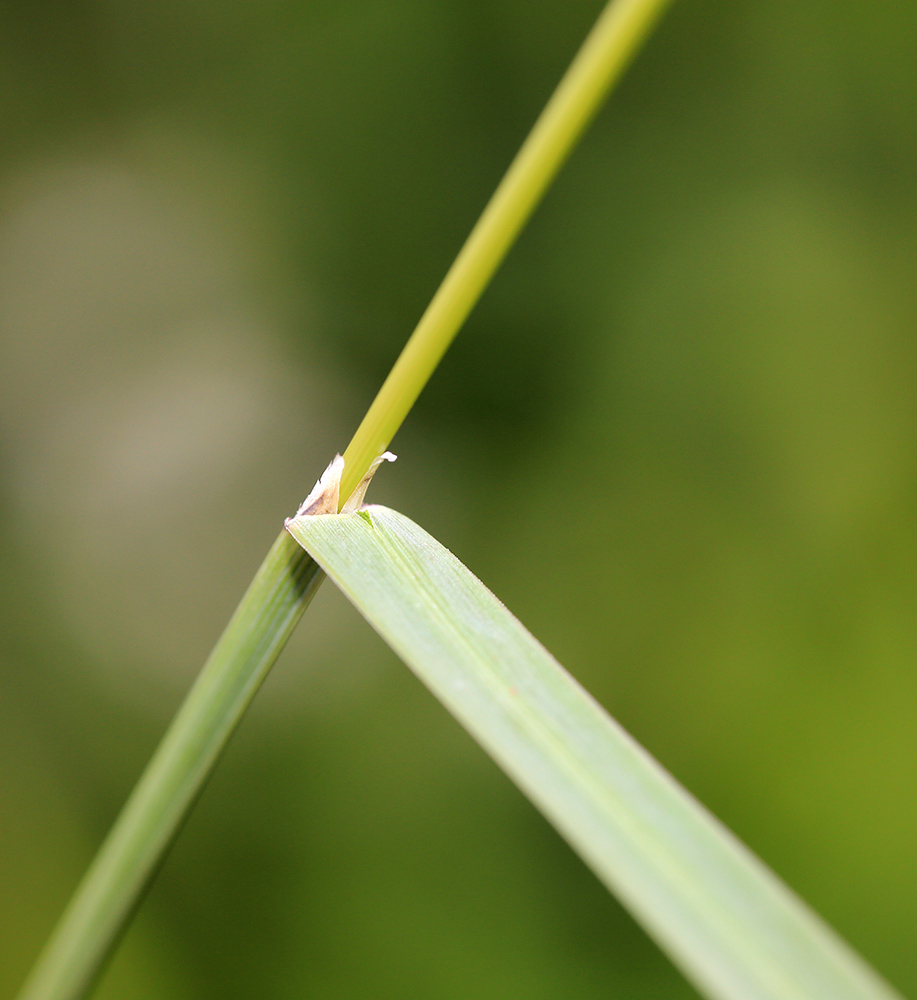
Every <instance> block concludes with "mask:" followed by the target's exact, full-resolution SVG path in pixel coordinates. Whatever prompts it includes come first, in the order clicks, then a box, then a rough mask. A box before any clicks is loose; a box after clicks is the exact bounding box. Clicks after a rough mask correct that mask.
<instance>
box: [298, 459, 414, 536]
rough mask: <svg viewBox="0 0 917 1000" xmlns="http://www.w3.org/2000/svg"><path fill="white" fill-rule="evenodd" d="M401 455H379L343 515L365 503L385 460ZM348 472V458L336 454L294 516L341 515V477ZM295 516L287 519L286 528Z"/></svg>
mask: <svg viewBox="0 0 917 1000" xmlns="http://www.w3.org/2000/svg"><path fill="white" fill-rule="evenodd" d="M397 457H398V456H397V455H393V454H392V453H391V452H390V451H385V452H383V453H382V454H381V455H379V456H378V458H376V459H374V460H373V462H372V464H371V465H370V467H369V468H368V469H367V470H366V475H365V476H364V477H363V478H362V479H361V480H360V482H359V484H358V485H357V488H356V489H355V490H354V491H353V493H351V494H350V496H349V497H348V498H347V500H346V501H345V503H344V506H343V507H341V513H342V514H353V513H354V512H355V511H358V510H359V509H360V507H361V506H362V505H363V498H364V497H365V496H366V490H367V489H368V488H369V484H370V483H371V482H372V479H373V476H374V475H375V474H376V470H377V469H378V468H379V466H380V465H381V464H382V463H383V462H394V461H395V459H396V458H397ZM343 474H344V459H343V457H342V456H341V455H335V456H334V458H333V459H332V460H331V462H330V463H329V464H328V468H326V469H325V471H324V472H323V473H322V474H321V477H320V478H319V480H318V482H317V483H316V484H315V486H313V487H312V492H311V493H310V494H309V495H308V496H307V497H306V499H305V500H303V502H302V503H301V504H300V505H299V509H298V510H297V511H296V513H295V514H294V515H293V516H294V517H315V516H316V515H319V514H337V513H338V507H340V503H341V476H342V475H343ZM292 520H293V518H292V517H288V518H287V519H286V520H285V521H284V527H286V526H287V525H288V524H289V523H290V521H292Z"/></svg>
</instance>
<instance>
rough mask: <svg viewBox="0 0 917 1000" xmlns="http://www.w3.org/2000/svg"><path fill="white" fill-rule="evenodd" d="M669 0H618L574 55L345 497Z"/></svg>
mask: <svg viewBox="0 0 917 1000" xmlns="http://www.w3.org/2000/svg"><path fill="white" fill-rule="evenodd" d="M668 2H669V0H613V2H611V3H609V4H608V5H607V6H606V7H605V9H604V11H603V12H602V14H601V16H600V17H599V19H598V21H597V22H596V24H595V27H594V28H593V29H592V31H591V32H590V33H589V35H588V37H587V38H586V40H585V42H583V45H582V47H581V48H580V50H579V52H578V53H577V55H576V58H575V59H574V60H573V62H572V63H571V64H570V68H569V69H568V70H567V72H566V74H565V75H564V77H563V79H562V80H561V81H560V83H559V84H558V86H557V89H556V90H555V91H554V94H553V95H552V97H551V99H550V101H549V102H548V104H547V105H546V106H545V109H544V111H542V113H541V115H540V117H539V118H538V121H537V122H536V123H535V126H534V128H533V129H532V131H531V132H530V133H529V135H528V138H527V139H526V140H525V142H524V143H523V145H522V148H521V149H520V150H519V152H518V153H517V154H516V158H515V159H514V160H513V162H512V164H511V165H510V167H509V170H507V172H506V174H505V175H504V177H503V180H502V181H501V182H500V185H499V187H498V188H497V190H496V191H495V192H494V194H493V197H492V198H491V199H490V201H489V202H488V204H487V207H486V208H485V209H484V211H483V213H482V214H481V217H480V219H479V220H478V222H477V225H475V227H474V229H473V230H472V231H471V235H470V236H469V237H468V239H467V240H466V242H465V245H464V246H463V247H462V249H461V251H460V253H459V255H458V257H456V259H455V263H454V264H453V265H452V267H451V268H450V269H449V271H448V273H447V274H446V277H445V278H444V279H443V282H442V284H441V285H440V286H439V289H438V290H437V292H436V294H435V295H434V296H433V299H432V301H431V302H430V305H429V306H428V307H427V309H426V312H424V314H423V316H422V317H421V318H420V322H419V323H418V324H417V328H416V329H415V330H414V333H413V334H412V335H411V338H410V340H409V341H408V342H407V344H406V345H405V347H404V350H403V351H402V352H401V355H400V357H399V358H398V360H397V361H396V362H395V365H394V367H393V368H392V370H391V372H390V373H389V376H388V378H387V379H386V380H385V382H384V383H383V385H382V388H381V389H380V390H379V393H378V395H377V396H376V398H375V399H374V400H373V404H372V406H370V408H369V410H368V411H367V413H366V416H365V417H364V418H363V421H362V423H361V424H360V426H359V427H358V428H357V432H356V434H354V436H353V440H352V441H351V442H350V444H349V445H348V446H347V450H346V451H345V452H344V461H345V465H344V475H343V478H342V482H341V502H342V503H343V502H344V500H346V499H347V497H349V496H350V494H351V493H352V492H353V490H354V489H355V488H356V485H357V483H359V482H360V480H361V479H362V478H363V476H364V474H365V473H366V470H367V469H368V468H369V464H370V462H372V460H373V459H374V458H375V457H376V456H377V455H379V454H381V453H382V452H383V451H385V449H386V448H387V447H388V446H389V444H390V443H391V440H392V438H393V437H394V436H395V433H396V431H397V430H398V428H399V427H400V426H401V424H402V422H403V420H404V418H405V417H406V416H407V414H408V411H409V410H410V409H411V407H412V406H413V405H414V403H415V401H416V399H417V397H418V396H419V395H420V393H421V391H422V390H423V387H424V386H425V385H426V384H427V381H428V380H429V378H430V376H431V375H432V374H433V372H434V370H435V369H436V366H437V365H438V364H439V361H440V359H441V358H442V356H443V354H445V352H446V350H447V349H448V347H449V345H450V344H451V343H452V341H453V339H454V338H455V335H456V333H458V331H459V328H460V327H461V325H462V323H464V322H465V319H466V318H467V316H468V314H469V313H470V312H471V310H472V309H473V308H474V306H475V304H476V303H477V301H478V299H479V298H480V296H481V293H482V292H483V291H484V289H485V288H486V287H487V283H488V282H489V281H490V279H491V277H493V274H494V272H495V271H496V270H497V268H498V267H499V266H500V264H501V262H502V261H503V258H504V257H505V256H506V254H507V252H508V250H509V248H510V247H511V246H512V244H513V242H514V241H515V239H516V237H517V236H518V234H519V231H520V230H521V229H522V227H523V226H524V225H525V223H526V222H527V221H528V219H529V217H530V216H531V214H532V212H533V211H534V209H535V207H536V205H537V204H538V202H539V201H540V200H541V197H542V195H543V194H544V192H545V191H546V190H547V187H548V185H549V184H550V183H551V181H552V180H553V179H554V176H555V175H556V174H557V171H558V170H559V169H560V167H561V166H562V165H563V163H564V160H566V158H567V156H568V154H569V153H570V150H571V149H572V148H573V146H574V145H575V144H576V141H577V139H578V138H579V137H580V135H582V133H583V130H584V129H585V128H586V126H587V125H588V124H589V122H590V121H591V119H592V117H593V115H594V114H595V113H596V111H597V110H598V108H599V106H600V105H601V103H602V100H603V98H604V97H605V95H606V94H607V93H608V90H609V88H610V87H611V86H612V84H613V83H614V82H615V80H617V78H618V77H619V76H620V74H621V72H622V71H623V70H624V68H625V67H626V66H627V64H628V62H629V61H630V59H631V58H632V56H633V55H634V53H635V52H636V50H637V48H638V47H639V45H640V42H641V41H642V40H643V38H644V37H645V36H646V35H647V34H648V32H649V30H650V28H652V26H653V24H654V23H655V21H656V19H657V17H658V16H659V14H660V13H661V11H662V9H663V8H664V7H665V6H666V4H667V3H668Z"/></svg>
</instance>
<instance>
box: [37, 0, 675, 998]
mask: <svg viewBox="0 0 917 1000" xmlns="http://www.w3.org/2000/svg"><path fill="white" fill-rule="evenodd" d="M667 2H668V0H612V2H611V3H609V4H608V5H607V7H606V8H605V10H604V11H603V13H602V15H601V16H600V18H599V20H598V22H597V23H596V25H595V27H594V28H593V30H592V32H591V33H590V34H589V36H588V37H587V39H586V41H585V42H584V43H583V46H582V48H581V49H580V51H579V53H578V54H577V56H576V58H575V59H574V61H573V63H572V65H571V67H570V69H569V70H568V71H567V73H566V75H565V76H564V78H563V79H562V81H561V83H560V84H559V86H558V88H557V90H556V91H555V93H554V95H553V96H552V98H551V100H550V102H549V103H548V105H547V107H546V108H545V110H544V112H543V113H542V115H541V116H540V117H539V119H538V121H537V122H536V124H535V126H534V128H533V130H532V132H531V133H530V135H529V137H528V138H527V139H526V141H525V144H524V145H523V147H522V149H521V150H520V152H519V154H518V155H517V157H516V158H515V160H514V161H513V163H512V164H511V166H510V168H509V170H508V171H507V173H506V176H505V177H504V178H503V181H502V182H501V184H500V186H499V187H498V189H497V191H496V193H495V194H494V196H493V198H492V199H491V201H490V203H489V204H488V205H487V207H486V208H485V210H484V213H483V214H482V216H481V218H480V220H479V222H478V223H477V225H476V226H475V228H474V230H473V231H472V233H471V235H470V236H469V238H468V240H467V242H466V243H465V245H464V247H463V248H462V250H461V252H460V253H459V255H458V257H457V259H456V261H455V263H454V264H453V266H452V268H451V269H450V270H449V272H448V274H447V275H446V277H445V279H444V281H443V283H442V285H441V286H440V288H439V290H438V291H437V293H436V295H435V296H434V298H433V300H432V302H431V303H430V306H429V307H428V309H427V310H426V312H425V313H424V315H423V317H422V318H421V320H420V323H419V324H418V326H417V329H416V330H415V331H414V333H413V335H412V336H411V338H410V340H409V341H408V343H407V345H406V346H405V349H404V351H403V352H402V354H401V356H400V357H399V359H398V361H397V363H396V364H395V366H394V368H393V369H392V372H391V374H390V375H389V377H388V378H387V379H386V381H385V383H384V384H383V386H382V388H381V390H380V391H379V394H378V396H377V397H376V399H375V401H374V402H373V404H372V406H371V407H370V409H369V411H368V412H367V414H366V417H365V418H364V419H363V421H362V423H361V424H360V426H359V428H358V429H357V432H356V434H355V435H354V438H353V440H352V441H351V443H350V445H349V446H348V448H347V451H346V452H345V459H346V461H347V464H346V467H345V470H344V477H343V482H342V490H341V499H342V501H343V500H344V499H346V498H347V497H348V496H349V495H350V493H351V492H352V491H353V489H354V488H355V487H356V485H357V484H358V483H359V482H360V480H361V479H362V477H363V475H364V474H365V472H366V470H367V469H368V468H369V465H370V464H371V462H372V461H373V459H374V458H376V456H377V455H379V454H380V453H381V452H382V451H384V450H385V448H386V446H387V445H388V443H389V442H390V441H391V439H392V437H393V436H394V434H395V432H396V431H397V430H398V428H399V427H400V426H401V423H402V421H403V420H404V418H405V416H406V415H407V413H408V411H409V410H410V409H411V407H412V406H413V404H414V402H415V400H416V399H417V397H418V395H419V394H420V392H421V390H422V389H423V387H424V385H425V384H426V382H427V380H428V379H429V377H430V375H431V374H432V373H433V371H434V369H435V368H436V365H437V364H438V363H439V360H440V358H441V357H442V356H443V354H444V353H445V351H446V349H447V348H448V346H449V344H450V343H451V342H452V339H453V338H454V337H455V334H456V333H457V332H458V329H459V327H460V326H461V324H462V322H463V321H464V320H465V318H466V317H467V315H468V313H469V312H470V311H471V309H472V308H473V307H474V305H475V303H476V302H477V300H478V298H479V297H480V295H481V292H482V291H483V290H484V288H485V287H486V285H487V282H488V281H489V280H490V278H491V277H492V276H493V274H494V272H495V271H496V269H497V267H498V266H499V264H500V262H501V261H502V260H503V258H504V257H505V255H506V253H507V251H508V250H509V248H510V246H511V245H512V242H513V240H514V239H515V238H516V236H517V235H518V233H519V231H520V230H521V228H522V226H523V225H524V224H525V222H526V220H527V219H528V218H529V216H530V215H531V213H532V212H533V210H534V209H535V206H536V205H537V203H538V201H539V200H540V198H541V196H542V195H543V194H544V192H545V190H546V188H547V186H548V185H549V184H550V182H551V180H552V179H553V177H554V176H555V174H556V173H557V171H558V169H559V168H560V166H561V165H562V163H563V162H564V160H565V159H566V157H567V155H568V154H569V152H570V151H571V149H572V148H573V146H574V145H575V143H576V140H577V139H578V138H579V136H580V135H581V134H582V132H583V130H584V129H585V127H586V125H587V124H588V123H589V121H590V119H591V118H592V116H593V115H594V114H595V112H596V110H597V109H598V107H599V105H600V103H601V101H602V99H603V97H604V96H605V95H606V94H607V92H608V90H609V88H610V87H611V85H612V84H613V83H614V81H615V80H616V79H617V77H618V76H619V75H620V73H621V71H622V70H623V69H624V68H625V66H626V65H627V63H628V61H629V60H630V58H631V57H632V56H633V54H634V53H635V52H636V50H637V48H638V47H639V45H640V43H641V42H642V41H643V39H644V38H645V37H646V35H647V34H648V32H649V30H650V28H651V27H652V25H653V23H654V22H655V20H656V18H657V17H658V15H659V14H660V12H661V11H662V9H663V7H664V6H665V5H666V3H667ZM322 578H323V575H322V573H321V571H320V570H319V568H318V567H317V566H316V564H315V563H314V562H313V561H312V560H311V559H310V558H309V557H308V556H307V555H306V554H305V553H304V552H303V550H302V549H301V548H300V547H299V546H298V545H297V544H296V543H295V542H294V541H293V539H292V538H291V537H290V536H289V535H288V534H287V532H286V531H283V532H281V534H280V537H279V538H278V539H277V541H276V542H275V543H274V545H273V547H272V548H271V550H270V552H269V553H268V556H267V558H266V559H265V561H264V563H263V564H262V566H261V568H260V569H259V570H258V573H257V575H256V576H255V579H254V581H253V582H252V584H251V586H250V587H249V589H248V591H247V592H246V594H245V596H244V597H243V598H242V601H241V603H240V604H239V607H238V608H237V609H236V611H235V614H234V615H233V617H232V619H231V621H230V623H229V625H228V626H227V628H226V631H225V632H224V633H223V635H222V636H221V638H220V640H219V642H218V643H217V645H216V647H215V648H214V650H213V652H212V653H211V655H210V658H209V659H208V660H207V663H206V664H205V666H204V669H203V671H202V672H201V674H200V676H199V677H198V679H197V681H196V682H195V684H194V686H193V687H192V689H191V692H190V693H189V695H188V697H187V699H186V700H185V702H184V704H183V706H182V708H181V709H180V710H179V713H178V715H177V716H176V718H175V720H174V721H173V723H172V725H171V727H170V728H169V730H168V732H167V733H166V735H165V737H164V738H163V741H162V743H161V744H160V746H159V748H158V750H157V751H156V753H155V755H154V757H153V759H152V760H151V762H150V764H149V765H148V767H147V769H146V771H145V772H144V774H143V776H142V777H141V779H140V781H139V783H138V784H137V786H136V788H135V789H134V792H133V793H132V795H131V797H130V798H129V800H128V802H127V804H126V805H125V807H124V809H123V811H122V813H121V815H120V817H119V818H118V820H117V822H116V823H115V826H114V827H113V828H112V830H111V832H110V833H109V835H108V837H107V839H106V840H105V842H104V844H103V845H102V847H101V848H100V850H99V853H98V855H97V856H96V859H95V860H94V862H93V863H92V865H91V867H90V869H89V871H88V872H87V874H86V876H85V877H84V879H83V881H82V882H81V883H80V885H79V887H78V888H77V890H76V893H75V895H74V897H73V899H72V900H71V903H70V905H69V907H68V908H67V910H66V911H65V913H64V915H63V917H62V918H61V921H60V923H59V924H58V926H57V928H56V929H55V931H54V933H53V935H52V937H51V939H50V941H49V942H48V944H47V946H46V948H45V950H44V951H43V953H42V954H41V956H40V957H39V959H38V962H37V964H36V966H35V967H34V969H33V971H32V973H31V975H30V977H29V979H28V981H27V983H26V985H25V986H24V987H23V990H22V992H21V993H20V994H19V1000H77V998H79V997H82V996H85V994H86V993H87V991H88V990H89V989H90V987H91V985H92V983H93V982H94V980H95V978H96V977H97V975H98V972H99V970H100V968H101V966H102V964H103V963H104V961H105V959H106V957H107V956H108V954H109V953H110V951H111V949H112V948H113V946H114V943H115V941H116V939H117V937H118V934H119V933H120V931H121V930H122V929H123V927H124V925H125V924H126V922H127V920H128V918H129V916H130V914H131V912H132V910H133V909H134V907H135V906H136V905H137V902H138V900H139V898H140V895H141V893H142V892H143V889H144V887H145V886H146V885H147V883H148V882H149V880H150V878H151V877H152V874H153V872H154V871H155V869H156V866H157V864H158V863H159V861H160V860H161V858H162V856H163V854H164V853H165V851H166V849H167V847H168V845H169V843H170V842H171V840H172V839H173V837H174V836H175V833H176V831H177V829H178V828H179V826H180V824H181V822H182V820H183V818H184V817H185V815H186V814H187V812H188V810H189V809H190V807H191V805H192V804H193V802H194V799H195V797H196V796H197V794H198V792H199V791H200V789H201V787H202V786H203V784H204V782H205V780H206V778H207V776H208V774H209V773H210V771H211V770H212V769H213V767H214V765H215V764H216V761H217V758H218V757H219V755H220V752H221V750H222V749H223V747H224V746H225V745H226V742H227V740H228V739H229V737H230V735H231V733H232V731H233V730H234V729H235V727H236V725H237V724H238V722H239V720H240V719H241V717H242V715H243V713H244V711H245V708H246V707H247V705H248V703H249V702H250V700H251V698H252V697H253V696H254V693H255V691H256V690H257V689H258V687H259V685H260V684H261V681H262V680H263V679H264V677H265V676H266V674H267V672H268V671H269V670H270V668H271V666H272V664H273V663H274V661H275V660H276V658H277V656H278V655H279V653H280V650H281V649H282V648H283V646H284V644H285V643H286V641H287V639H288V637H289V635H290V633H291V632H292V630H293V628H294V626H295V624H296V622H297V621H298V620H299V617H300V616H301V615H302V612H303V611H304V610H305V607H306V605H307V604H308V602H309V599H310V598H311V596H312V594H313V593H314V592H315V590H316V588H317V587H318V585H319V583H320V582H321V580H322Z"/></svg>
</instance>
